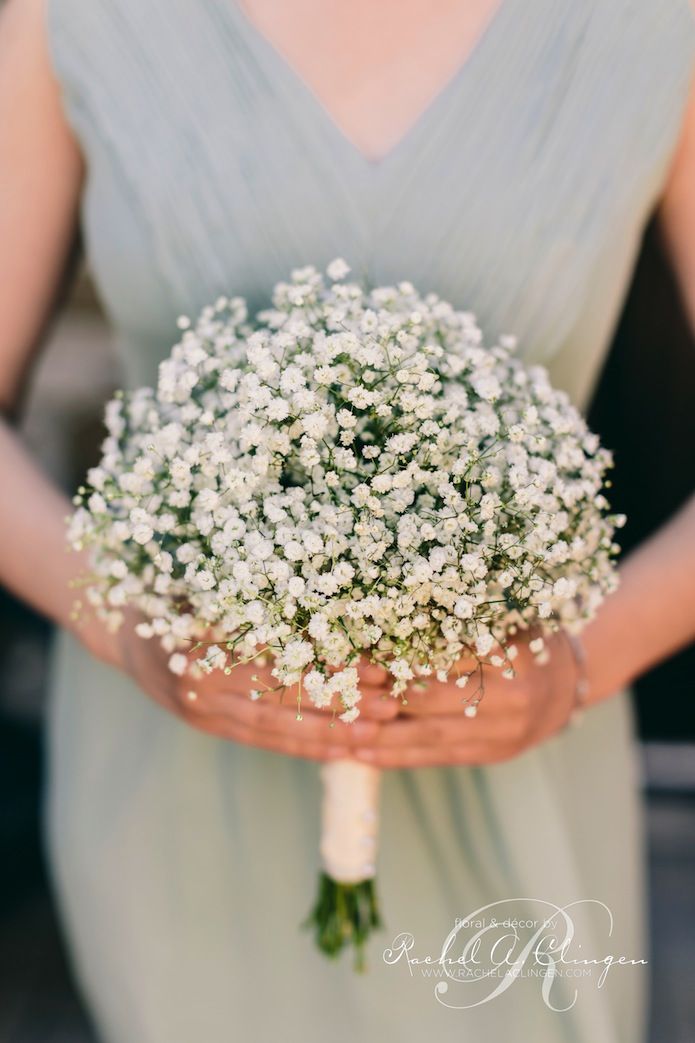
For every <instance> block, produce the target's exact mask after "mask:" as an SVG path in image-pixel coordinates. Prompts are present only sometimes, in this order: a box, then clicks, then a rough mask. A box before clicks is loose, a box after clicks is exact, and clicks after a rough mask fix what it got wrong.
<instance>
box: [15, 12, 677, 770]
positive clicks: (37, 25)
mask: <svg viewBox="0 0 695 1043" xmlns="http://www.w3.org/2000/svg"><path fill="white" fill-rule="evenodd" d="M495 7H496V4H495V3H492V4H491V3H489V2H486V0H482V2H478V3H475V4H473V3H472V4H469V5H461V4H458V3H454V0H437V2H432V0H428V2H427V3H425V2H423V0H408V2H407V4H406V3H404V0H382V2H381V3H380V4H379V5H374V4H373V3H372V2H371V0H351V3H350V4H347V3H342V2H338V0H336V2H335V3H333V4H330V5H327V4H325V3H319V0H296V3H295V4H293V5H292V10H293V17H292V19H291V20H290V21H287V12H286V10H285V8H287V9H289V5H285V7H283V5H281V4H279V3H275V2H271V0H256V2H254V3H248V4H247V8H246V9H247V12H248V15H249V17H252V18H253V19H254V21H256V23H257V25H258V26H259V28H262V30H263V31H264V32H266V33H267V35H268V37H269V38H272V40H273V42H274V44H275V45H277V46H278V47H279V49H282V50H283V52H284V53H285V54H286V55H288V56H289V57H290V58H291V60H292V63H293V65H294V66H295V67H296V68H301V69H302V70H306V73H305V79H306V81H307V82H310V83H311V85H312V89H314V91H315V92H316V93H317V96H319V97H321V99H322V101H323V104H324V107H325V108H326V110H327V111H329V112H331V113H332V114H333V115H334V116H335V122H336V124H337V125H338V126H339V127H340V128H341V129H342V130H343V132H344V133H345V134H346V136H348V137H349V138H350V140H352V141H353V143H354V144H355V147H358V148H360V149H361V150H362V151H363V152H364V154H365V155H367V156H372V157H377V156H379V155H383V154H384V153H385V152H387V151H388V150H389V149H390V148H392V147H393V146H394V144H395V143H396V142H397V141H398V140H399V138H400V137H402V135H403V134H404V133H405V132H407V129H408V127H409V126H411V125H412V122H413V114H414V113H417V114H419V113H420V112H421V111H422V110H423V108H424V107H426V104H427V103H428V102H429V101H430V100H431V98H432V97H433V96H434V95H435V94H436V93H437V90H438V89H440V88H441V86H442V76H441V70H442V68H446V69H447V70H448V71H449V76H450V75H451V73H452V72H453V71H455V68H456V67H457V66H458V65H460V63H461V61H462V59H463V57H465V53H466V51H467V50H470V49H471V48H472V46H474V44H475V41H476V40H477V39H478V38H479V36H480V34H481V32H483V31H484V28H485V25H486V23H487V22H488V21H489V19H490V17H491V16H492V14H494V8H495ZM377 9H378V11H377ZM447 19H449V21H448V22H447ZM442 25H445V28H446V31H445V32H444V33H442V28H441V27H442ZM454 25H455V26H456V28H457V31H458V32H459V33H460V35H459V36H458V38H457V40H458V43H457V51H456V53H454V52H453V51H452V49H451V45H450V41H451V39H452V38H454V37H455V36H456V34H455V33H454V32H453V31H452V29H453V27H454ZM365 28H368V29H369V32H366V31H365ZM271 30H272V31H271ZM464 30H465V31H464ZM283 34H284V35H283ZM365 40H367V41H369V40H371V41H372V42H371V43H370V44H367V43H364V41H365ZM419 41H422V42H423V44H422V46H423V48H424V50H418V46H419ZM462 41H463V42H464V43H465V44H466V46H464V47H463V48H462V46H461V43H462ZM281 44H282V45H283V46H280V45H281ZM338 44H340V48H338ZM347 44H349V46H346V45H347ZM377 44H378V46H377ZM428 52H432V53H433V54H434V53H436V54H441V56H442V59H441V65H440V66H439V73H438V74H437V76H434V73H433V69H434V66H433V65H432V64H431V63H430V67H429V70H430V71H429V72H427V65H426V63H425V61H424V56H425V55H426V54H427V53H428ZM348 53H349V55H350V59H349V60H350V66H349V69H347V68H346V69H344V70H343V71H342V73H341V74H340V75H338V74H337V73H336V74H331V68H332V67H333V66H335V68H337V69H338V71H340V65H339V61H342V60H344V59H343V57H342V56H343V55H345V54H348ZM415 53H418V54H421V55H422V60H421V61H419V62H418V63H415V64H414V63H413V61H412V55H413V54H415ZM317 55H322V56H323V58H322V59H321V60H318V59H317V58H316V56H317ZM336 63H338V64H337V65H336ZM382 66H383V69H387V70H388V82H389V85H390V89H389V90H384V82H383V76H384V73H383V69H382V68H381V67H382ZM380 70H381V71H380ZM435 71H436V70H435ZM414 72H417V75H414ZM348 73H349V75H347V74H348ZM346 75H347V80H348V88H347V90H346V88H345V76H346ZM445 79H446V78H445ZM406 80H407V81H408V82H409V83H410V86H406ZM413 84H414V86H413ZM401 87H403V90H401ZM416 88H417V89H416ZM84 173H85V172H84V164H83V160H82V157H81V155H80V151H79V148H78V145H77V143H76V141H75V140H74V138H73V136H72V134H71V131H70V128H69V127H68V126H67V124H66V122H65V119H64V115H63V112H62V110H61V105H60V97H59V90H58V86H57V84H56V82H55V79H54V77H53V74H52V71H51V66H50V62H49V58H48V52H47V44H46V36H45V24H44V10H43V0H9V2H7V3H6V5H5V7H4V8H3V10H2V12H0V315H2V323H0V407H2V409H3V411H4V412H5V413H6V414H7V415H8V416H10V415H12V414H13V413H14V411H15V410H16V406H17V402H18V400H19V397H20V394H21V390H22V387H23V384H24V381H25V379H26V376H27V374H28V372H29V370H30V365H31V361H32V358H33V355H34V351H35V347H36V345H37V344H38V342H39V340H40V334H41V332H42V329H43V327H44V326H45V324H46V320H47V317H48V316H49V315H50V312H51V310H52V307H53V305H54V302H55V297H56V292H57V287H58V285H59V282H60V278H61V274H62V272H63V270H64V267H65V263H66V259H67V257H68V254H69V250H70V246H71V243H72V241H73V236H74V231H75V226H76V219H77V210H78V205H79V199H80V194H81V191H82V186H83V180H84ZM660 216H661V222H662V227H663V232H664V237H665V241H666V243H667V244H668V247H669V250H670V254H671V257H672V259H673V263H674V267H675V270H676V273H677V277H678V279H679V282H680V286H681V290H682V294H683V299H684V301H685V304H686V307H687V308H688V311H689V314H690V316H691V318H692V320H693V323H694V328H695V92H694V94H693V98H692V101H691V103H690V104H689V107H688V112H687V114H686V118H685V122H684V129H683V136H682V141H681V144H680V147H679V149H678V153H677V156H676V158H675V162H674V165H673V169H672V171H671V174H670V177H669V179H668V183H667V185H666V189H665V193H664V196H663V200H662V204H661V211H660ZM0 480H1V481H2V488H3V489H5V490H11V495H7V496H4V497H2V498H1V499H0V581H2V582H3V583H4V584H5V585H6V586H7V587H8V588H9V589H10V590H12V591H14V592H15V593H16V594H17V595H19V596H20V597H22V598H24V599H25V600H26V601H27V602H28V603H29V604H31V605H32V606H33V607H34V608H36V609H37V610H39V611H40V612H43V613H44V614H45V615H46V616H48V617H49V618H51V619H52V620H54V621H55V622H56V623H57V624H59V625H61V626H63V627H66V628H67V629H69V630H71V631H72V632H73V633H74V634H75V635H76V637H77V638H78V639H79V640H80V641H81V642H83V644H84V645H85V646H86V647H87V649H88V650H89V651H90V652H91V653H92V654H93V655H94V656H96V657H97V658H98V659H100V660H102V661H103V662H105V663H107V664H109V665H110V666H112V667H113V668H115V669H117V670H121V671H123V672H125V673H126V674H128V675H129V676H130V677H131V678H132V679H133V680H134V681H135V683H136V684H137V685H138V686H139V687H140V688H141V689H142V691H143V693H144V696H148V697H150V698H151V699H153V700H154V701H155V702H157V703H159V704H160V705H161V706H162V707H163V708H164V709H165V710H166V711H168V712H169V713H172V714H174V715H175V716H177V717H178V718H180V719H181V720H182V721H184V722H185V723H187V724H188V725H190V726H191V727H194V728H196V729H199V730H201V731H204V732H208V733H211V734H213V735H216V736H218V737H221V738H225V739H229V740H232V741H235V742H239V743H244V744H247V745H251V746H258V747H262V748H264V749H269V750H274V751H277V752H280V753H285V754H290V755H293V756H299V757H305V758H309V759H314V760H328V759H332V758H336V757H345V756H348V755H350V756H354V757H357V758H359V759H361V760H363V761H365V762H367V763H372V764H375V765H378V766H380V767H384V768H400V767H421V766H428V765H438V764H485V763H492V762H496V761H501V760H506V759H508V758H511V757H515V756H518V755H519V754H521V753H523V752H524V751H525V750H527V749H530V748H532V747H533V746H535V745H536V744H537V743H540V742H542V741H544V740H545V739H547V738H549V737H550V736H552V735H553V734H555V733H557V732H558V731H559V730H561V729H562V728H563V727H565V725H566V724H567V722H568V719H569V717H570V714H571V712H572V709H573V706H574V702H575V694H574V693H575V686H576V680H577V672H576V664H575V661H574V658H573V656H572V654H571V653H570V649H569V645H568V643H567V641H566V639H565V638H564V637H563V636H562V635H557V637H556V638H554V639H553V640H552V641H551V642H550V653H551V654H550V657H549V662H548V663H547V664H546V665H543V666H541V665H538V664H537V662H536V661H535V660H534V659H533V657H532V656H531V654H530V652H529V650H528V648H527V647H526V646H525V645H523V644H522V643H520V654H519V658H518V660H517V662H516V667H517V676H516V678H515V679H514V680H513V681H508V680H504V679H502V677H501V676H500V674H499V672H498V671H497V670H495V668H492V667H490V668H485V669H484V671H483V679H484V684H485V696H484V699H483V701H482V703H481V705H480V709H479V713H478V715H477V717H475V718H473V719H471V718H469V717H466V716H465V715H464V714H463V712H462V711H463V704H462V696H465V695H466V694H468V690H466V691H465V692H461V690H460V689H458V688H455V687H454V686H453V685H449V684H439V683H437V682H432V683H430V684H429V686H428V690H427V692H426V693H423V692H421V691H417V690H412V691H410V692H408V693H407V703H406V704H405V705H401V703H400V702H398V701H397V700H395V699H391V698H390V697H389V696H388V695H387V694H386V692H387V679H386V675H385V672H384V671H383V670H381V669H379V668H376V667H372V666H370V665H369V664H367V663H366V662H365V663H363V664H362V666H361V676H362V689H363V701H362V703H361V704H360V706H361V711H362V716H361V717H360V719H359V720H358V721H357V722H355V723H354V724H351V725H346V724H343V723H342V722H337V723H335V724H334V725H333V724H332V715H331V714H330V713H329V712H327V711H319V710H316V709H314V708H312V707H310V706H309V705H307V703H306V700H305V701H304V705H303V707H302V720H301V722H298V721H297V711H296V706H295V698H296V694H297V693H296V692H292V691H287V692H285V693H284V694H283V695H282V698H281V697H280V695H279V694H272V695H264V697H263V698H262V699H261V700H260V701H258V702H252V701H251V700H250V699H249V697H248V692H249V690H250V689H251V688H258V687H263V686H264V685H267V686H269V687H272V685H273V684H274V683H275V682H274V680H273V679H272V677H270V675H269V671H268V668H267V667H259V666H258V665H250V666H247V667H239V668H237V669H236V670H235V671H234V672H233V674H232V675H231V676H230V677H229V678H225V677H223V676H222V675H220V674H214V675H210V676H208V677H206V678H205V679H204V680H203V681H202V682H199V683H198V682H196V684H195V698H194V699H191V698H190V697H189V693H190V691H192V690H193V689H192V686H191V682H190V679H189V680H186V679H183V680H182V679H180V678H178V677H176V676H175V675H173V674H171V672H170V671H169V670H168V669H167V666H166V659H167V656H166V655H165V654H164V653H163V652H162V651H161V649H160V648H159V647H158V645H156V644H155V643H154V642H152V641H143V640H142V639H140V638H139V637H137V636H136V635H135V634H134V632H133V626H134V623H135V622H136V617H134V616H131V617H129V618H128V619H127V620H126V623H125V624H124V626H123V627H122V628H121V630H120V631H119V632H118V633H117V634H115V635H114V634H110V633H107V632H106V631H105V629H104V628H103V627H102V626H101V624H99V622H98V621H96V620H95V619H93V618H89V617H86V616H85V617H82V618H79V619H76V618H74V613H73V607H74V601H75V592H74V590H73V589H72V588H71V586H70V584H71V581H72V580H73V579H74V577H75V576H77V575H78V574H79V573H80V572H81V571H82V570H84V569H85V566H86V562H85V560H83V559H82V560H81V559H80V556H79V555H75V554H69V553H68V552H67V551H66V546H65V527H64V519H65V516H66V515H67V514H68V513H69V512H70V510H71V507H70V504H69V502H68V501H67V500H66V499H65V497H64V496H63V494H62V493H61V492H59V491H58V490H57V489H56V488H54V487H53V486H52V485H51V483H50V482H49V481H48V480H47V479H46V477H45V476H44V475H43V473H42V472H41V470H40V468H39V467H38V465H37V463H36V462H35V461H34V460H33V459H32V457H31V455H30V454H29V453H28V452H27V451H26V449H25V448H24V446H23V445H22V444H21V442H20V440H19V439H18V438H17V437H16V436H15V434H14V433H13V432H12V429H11V427H10V426H9V424H7V423H4V422H3V423H0ZM29 520H30V522H31V524H28V521H29ZM693 576H695V497H693V498H692V499H691V500H690V501H689V502H688V503H687V504H686V505H685V506H684V508H683V509H682V510H681V511H680V512H679V513H678V514H677V515H676V516H675V517H674V518H673V519H672V520H671V521H670V522H669V523H667V524H666V525H665V526H664V527H663V528H662V529H661V530H660V531H659V532H658V533H657V534H656V535H655V536H654V537H652V538H651V539H650V540H648V541H647V542H646V543H644V544H643V545H642V546H641V547H640V548H638V550H637V551H635V552H634V553H633V554H631V555H630V557H629V558H628V559H627V560H626V561H625V562H624V563H623V565H622V566H621V577H622V582H621V586H620V589H619V590H618V592H617V593H615V594H614V595H612V596H611V597H610V598H609V599H608V601H607V602H606V603H605V605H604V606H603V608H602V609H601V611H600V613H599V615H598V617H597V619H596V620H595V621H594V622H593V623H592V624H591V626H590V627H588V628H587V630H586V631H585V632H584V634H583V638H582V640H583V645H584V649H585V653H586V661H587V671H588V680H589V696H588V702H589V705H591V704H595V703H599V702H601V701H602V700H604V699H607V698H610V697H611V695H612V694H613V693H615V692H616V691H618V690H620V689H621V688H622V687H623V686H624V685H626V684H628V683H629V682H630V681H632V680H633V679H634V678H635V677H637V676H638V675H639V674H640V673H642V672H643V671H644V670H646V669H647V668H648V667H650V666H651V665H653V664H654V663H656V662H658V661H659V660H661V659H663V658H665V657H666V656H668V655H669V654H671V653H672V652H674V651H675V650H677V649H679V648H681V647H683V646H684V645H686V644H687V643H688V642H689V641H691V640H692V639H693V637H695V583H693V582H692V577H693ZM254 678H257V680H254ZM471 683H473V682H471Z"/></svg>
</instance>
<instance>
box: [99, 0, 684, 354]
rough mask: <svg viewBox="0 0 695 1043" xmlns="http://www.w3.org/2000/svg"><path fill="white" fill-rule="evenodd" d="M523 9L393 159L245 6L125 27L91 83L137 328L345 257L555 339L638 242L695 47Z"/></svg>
mask: <svg viewBox="0 0 695 1043" xmlns="http://www.w3.org/2000/svg"><path fill="white" fill-rule="evenodd" d="M507 5H508V6H506V7H505V8H504V17H502V13H500V15H499V16H498V17H499V19H500V20H499V21H498V22H496V23H495V24H494V25H493V26H492V27H491V28H490V30H489V31H488V33H487V34H486V35H485V37H484V38H483V40H482V41H481V42H480V45H479V46H478V47H477V48H476V49H475V50H474V52H473V53H472V54H471V56H470V57H469V59H468V60H467V61H466V62H465V63H464V65H463V66H462V68H461V70H460V72H459V73H458V74H456V75H454V77H453V78H452V79H451V80H450V82H449V83H448V84H447V85H446V87H445V88H444V89H443V90H442V92H441V93H440V94H439V95H438V96H437V97H436V98H435V100H434V101H433V102H432V104H431V105H430V106H429V107H428V108H427V109H426V110H425V112H424V113H423V114H422V117H421V118H420V119H418V120H417V121H416V122H415V124H414V126H413V127H412V128H411V129H410V130H409V131H408V132H407V133H406V134H405V135H404V136H403V137H402V138H401V139H400V141H399V142H398V143H397V144H396V146H395V147H394V148H393V149H392V150H391V151H390V152H389V153H388V154H387V155H386V157H385V158H384V159H383V160H382V161H380V162H377V163H373V162H369V161H368V160H367V159H365V157H364V156H362V155H361V154H360V152H358V150H357V149H356V148H355V147H354V146H353V145H352V144H351V143H350V142H349V141H348V140H347V138H346V137H345V136H344V135H343V134H342V133H341V132H340V131H339V130H338V128H337V127H336V125H335V123H334V122H333V121H332V120H331V119H330V117H329V116H328V115H327V114H326V112H325V111H324V110H323V109H322V107H321V105H320V104H319V103H318V101H317V100H316V98H315V97H313V95H312V93H311V91H309V90H308V89H307V88H306V86H305V85H304V84H303V82H302V81H301V80H300V79H299V78H298V77H297V76H296V74H294V73H293V71H292V69H291V68H290V67H289V66H288V65H287V64H286V63H284V62H283V61H281V60H280V59H279V57H278V55H277V54H276V53H275V52H274V51H273V50H272V49H271V48H269V47H268V46H267V45H266V44H265V43H264V42H263V41H262V40H261V39H259V38H258V37H257V36H256V35H254V34H253V33H252V32H250V31H249V28H248V27H246V29H244V27H243V25H242V24H241V23H240V21H239V19H238V17H237V18H234V19H229V17H228V15H229V8H227V6H226V4H223V3H221V2H213V3H211V4H208V5H204V6H205V10H202V9H199V8H197V7H195V5H187V4H184V3H180V4H177V5H175V6H176V13H177V17H174V18H172V19H170V21H169V23H168V24H167V25H166V27H164V26H163V27H162V32H161V35H160V37H159V38H158V39H157V41H156V42H155V41H153V39H152V38H151V37H150V36H148V35H147V34H141V33H138V32H137V28H138V27H137V24H133V23H134V22H135V23H137V21H138V18H143V19H144V15H145V8H147V7H148V6H151V5H150V4H146V5H145V8H143V9H142V11H140V13H139V14H134V15H132V16H129V18H128V19H126V20H125V21H124V20H121V21H120V22H118V28H119V30H120V32H121V33H129V34H130V40H129V44H130V49H129V51H128V55H127V61H126V60H124V62H123V65H122V67H121V69H120V70H119V76H118V78H117V79H113V82H109V81H108V79H107V80H106V81H105V82H101V83H100V84H99V85H98V88H97V90H96V91H95V92H94V93H93V94H92V95H91V96H90V100H89V106H90V108H89V112H87V113H86V114H85V116H86V117H87V118H88V119H89V121H90V122H89V124H88V125H87V127H86V137H87V140H86V141H85V144H86V148H87V152H88V160H89V169H90V175H89V182H88V190H87V194H86V197H85V211H84V213H85V225H86V234H87V241H88V248H89V252H90V256H91V260H92V264H93V267H94V268H95V272H96V277H97V280H98V283H99V285H100V288H101V291H102V294H103V296H104V298H105V300H106V303H107V305H108V307H109V310H110V312H111V315H112V317H113V319H114V321H115V322H116V324H117V325H120V326H121V327H123V328H124V329H125V330H127V331H128V333H129V334H130V335H131V338H132V337H135V338H137V335H138V332H141V333H142V335H143V337H145V336H146V337H148V338H150V339H157V337H158V336H159V335H160V334H161V336H162V337H163V338H166V337H170V335H171V330H172V326H173V321H174V319H175V317H176V315H177V314H179V313H180V312H182V311H187V312H194V311H196V310H197V309H198V308H199V307H200V306H202V305H203V304H204V303H206V301H208V300H210V299H212V298H214V297H215V296H216V295H218V294H219V293H221V292H227V293H229V292H233V293H240V294H242V295H244V296H246V297H248V298H249V301H250V303H251V305H252V307H253V306H258V305H261V304H263V303H265V300H266V298H267V293H268V290H269V288H270V287H271V286H272V284H273V282H275V281H276V280H277V279H280V278H282V277H283V276H285V275H286V274H287V272H288V270H289V269H290V268H292V267H294V266H297V265H301V264H304V263H308V262H310V263H314V264H317V265H322V264H325V263H327V262H328V261H329V260H330V259H331V258H332V257H334V256H335V255H337V254H340V255H343V256H345V257H346V259H347V260H348V262H349V263H350V264H351V266H352V268H353V270H354V271H356V272H357V273H358V274H362V275H364V277H365V278H366V279H368V280H370V281H372V282H387V281H392V280H395V279H399V278H408V279H410V280H411V281H413V282H416V283H418V285H419V286H420V287H421V288H422V289H435V290H437V291H438V292H440V293H441V294H442V295H443V296H446V297H449V298H450V299H452V300H453V301H454V303H456V304H458V305H460V306H464V307H469V308H471V309H472V310H475V311H477V312H478V314H479V316H480V318H481V320H482V322H483V323H484V324H485V325H486V326H487V327H488V328H490V329H491V332H493V333H495V332H499V331H500V330H502V329H514V330H516V331H518V332H519V333H520V334H522V335H523V336H525V337H532V338H533V339H534V340H536V341H539V342H541V346H542V352H543V353H546V354H547V353H548V352H552V350H553V348H554V346H555V345H554V344H553V343H549V342H550V341H554V342H555V343H556V344H559V343H561V342H562V341H564V340H566V339H567V336H568V335H569V334H570V332H571V329H572V327H573V324H575V323H576V322H577V319H578V316H579V315H580V313H581V311H582V310H583V309H585V308H587V307H591V304H592V294H593V286H594V283H595V280H596V277H597V273H600V272H601V268H602V264H603V263H604V261H605V259H606V258H608V257H610V258H613V259H615V247H616V242H618V243H621V242H622V243H623V244H624V250H625V252H626V253H628V252H629V251H631V250H632V249H634V241H635V238H636V236H637V235H638V233H639V229H640V227H641V224H642V222H643V220H644V217H645V215H646V212H647V210H648V209H649V207H650V206H651V205H652V203H653V201H654V198H655V195H656V193H657V192H658V188H659V185H660V181H661V179H662V177H663V174H664V171H665V169H666V166H667V163H668V160H669V157H670V153H671V151H672V148H673V145H674V142H675V139H676V136H677V130H678V125H679V119H680V111H681V110H682V106H683V103H684V98H685V88H686V84H687V74H688V73H689V59H690V47H691V42H690V41H689V42H688V50H687V57H688V61H686V48H685V47H684V48H683V54H682V56H681V57H678V58H677V62H676V67H674V64H673V53H672V55H671V64H670V66H668V67H667V66H666V64H665V62H664V61H663V60H662V58H663V55H662V54H661V52H659V51H658V50H657V51H652V52H651V54H650V53H647V55H646V57H645V54H644V53H643V51H642V48H643V47H644V45H645V39H644V37H645V31H646V28H647V26H646V24H642V25H639V26H637V27H635V25H634V24H633V25H632V26H631V25H630V23H629V22H628V21H627V20H625V19H623V25H622V29H623V32H622V35H621V36H617V35H616V36H615V37H614V38H613V39H612V41H611V39H610V37H609V38H606V31H607V29H609V28H610V27H611V23H610V19H608V20H607V21H606V20H605V19H604V20H603V21H604V24H603V25H602V26H597V24H596V16H595V12H592V11H590V10H588V9H587V11H586V12H585V13H584V14H583V15H582V14H577V12H576V11H574V14H572V15H571V16H570V13H569V12H570V11H572V10H574V9H573V8H572V5H570V4H569V3H567V4H565V3H560V4H553V5H547V4H546V5H545V7H546V17H545V18H544V19H543V20H542V22H541V21H538V22H534V21H533V20H525V19H523V18H521V14H522V7H523V5H522V4H521V3H520V0H507ZM621 6H625V5H621ZM627 6H629V5H627ZM593 7H594V5H593V4H592V5H588V8H593ZM145 27H146V26H145V24H144V23H143V29H144V28H145ZM613 28H614V29H615V28H616V26H613ZM493 30H494V31H493ZM638 30H639V31H638ZM124 42H125V41H124ZM637 61H640V62H641V65H640V74H639V76H635V75H634V73H633V72H631V70H633V68H634V63H635V62H637ZM110 75H111V76H112V78H113V77H114V73H113V72H111V73H110ZM631 76H632V79H631ZM640 95H642V96H641V97H640ZM135 98H137V104H134V99H135ZM96 125H98V127H99V129H98V132H96V130H95V129H94V127H95V126H96Z"/></svg>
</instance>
